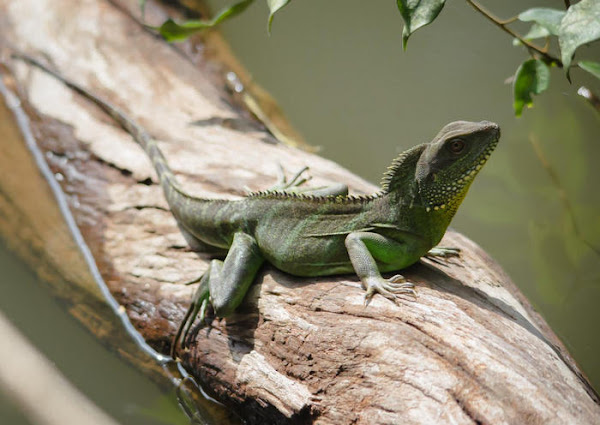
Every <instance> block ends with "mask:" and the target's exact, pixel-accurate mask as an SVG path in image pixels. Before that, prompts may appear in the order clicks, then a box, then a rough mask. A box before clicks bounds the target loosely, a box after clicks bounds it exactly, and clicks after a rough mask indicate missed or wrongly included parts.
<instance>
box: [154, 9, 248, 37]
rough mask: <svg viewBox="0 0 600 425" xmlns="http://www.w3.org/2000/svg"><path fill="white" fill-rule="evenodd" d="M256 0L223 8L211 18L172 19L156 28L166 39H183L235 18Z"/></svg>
mask: <svg viewBox="0 0 600 425" xmlns="http://www.w3.org/2000/svg"><path fill="white" fill-rule="evenodd" d="M253 1H254V0H242V1H240V2H238V3H235V4H233V5H231V6H229V7H227V8H225V9H223V10H221V11H220V12H219V13H218V14H217V15H216V16H215V17H214V18H212V19H211V20H191V21H185V22H182V23H180V24H178V23H177V22H175V21H173V20H172V19H169V20H167V21H166V22H164V23H163V24H162V25H161V26H160V27H159V28H155V29H157V30H158V32H160V34H161V35H162V36H163V37H164V38H165V40H167V41H169V42H172V41H183V40H185V39H186V38H188V37H189V36H190V35H192V34H194V33H196V32H198V31H202V30H204V29H206V28H211V27H214V26H215V25H218V24H220V23H221V22H223V21H225V20H227V19H230V18H233V17H234V16H236V15H239V14H240V13H242V12H243V11H244V10H246V8H247V7H248V6H250V5H251V4H252V2H253Z"/></svg>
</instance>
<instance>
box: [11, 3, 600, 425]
mask: <svg viewBox="0 0 600 425" xmlns="http://www.w3.org/2000/svg"><path fill="white" fill-rule="evenodd" d="M42 3H43V4H40V2H39V1H33V0H20V1H19V2H14V1H10V0H0V28H1V29H0V37H1V38H0V49H2V51H1V53H0V54H2V58H3V61H4V63H5V66H4V69H3V72H2V76H3V82H4V83H3V84H4V87H5V90H4V92H3V93H4V103H3V117H4V118H3V120H2V121H0V122H4V120H6V119H7V118H6V117H11V116H12V115H10V113H9V112H8V109H7V105H8V106H11V105H12V106H11V107H12V108H13V110H14V109H15V108H19V109H20V110H21V111H23V112H24V114H25V116H26V117H27V125H28V127H27V128H30V129H31V136H32V139H34V141H35V143H36V147H35V149H38V150H39V152H40V153H41V154H43V157H44V158H45V162H46V164H47V165H48V166H49V167H50V169H51V170H52V174H53V177H52V178H53V179H54V184H57V183H58V185H59V186H60V189H61V190H62V192H63V193H64V194H65V195H66V199H67V200H68V206H69V210H70V213H71V214H72V215H73V217H74V218H75V223H76V225H77V228H78V229H79V231H80V232H81V235H82V236H83V241H82V243H85V246H86V247H87V248H89V250H90V252H91V254H92V255H93V259H94V261H95V264H96V266H97V267H98V270H99V272H100V275H101V276H100V277H101V279H102V280H103V281H104V282H105V283H106V285H107V286H108V288H109V290H110V293H111V294H112V297H114V299H115V300H116V302H117V303H118V305H119V306H121V309H122V311H124V312H125V313H126V315H127V317H128V318H129V320H130V321H131V323H132V324H133V326H134V327H135V329H137V331H138V332H139V333H140V334H141V336H142V337H143V338H144V340H145V341H146V342H147V343H148V344H149V345H150V346H151V347H152V348H154V349H155V350H157V351H158V352H159V353H163V354H167V353H168V352H169V349H170V344H171V340H172V338H173V335H174V333H175V332H176V330H177V326H178V325H179V323H180V321H181V319H182V317H183V314H184V312H185V310H186V309H187V306H188V305H189V301H190V297H191V293H192V292H193V290H194V289H195V287H194V286H187V285H185V284H183V283H184V282H187V281H191V280H193V279H195V278H197V277H198V276H199V275H200V274H201V273H202V272H203V271H204V270H205V269H206V267H207V265H208V260H209V257H207V256H205V255H203V254H201V253H198V252H195V251H194V247H193V246H190V245H189V244H188V243H187V241H186V240H185V238H184V237H183V235H182V234H181V232H180V231H179V230H178V228H177V224H176V222H175V220H174V218H173V216H172V215H171V213H170V212H169V210H168V206H167V204H166V202H165V200H164V199H163V196H162V193H161V189H160V187H159V185H157V184H156V176H155V174H154V171H153V170H152V168H151V165H150V163H149V161H148V160H147V158H146V156H145V154H144V153H143V151H142V150H141V149H140V148H139V146H137V145H136V144H135V142H134V141H133V140H132V139H131V137H130V136H129V135H128V134H127V133H126V132H124V131H123V130H122V129H121V128H120V127H118V126H117V125H116V124H115V123H114V122H113V121H112V120H111V119H110V117H108V116H106V114H104V113H103V112H102V111H100V110H99V109H98V108H97V107H96V106H94V105H93V104H91V103H90V102H89V101H87V100H86V99H85V98H83V97H81V96H80V95H78V94H77V93H75V92H74V91H72V90H71V89H69V88H68V87H66V86H65V85H64V84H62V83H60V82H59V81H57V80H56V79H54V78H52V77H51V76H49V75H48V74H46V73H44V72H43V71H40V70H39V69H36V68H35V67H32V66H31V65H29V64H27V63H25V62H23V61H18V60H14V59H12V58H11V57H10V52H11V51H12V49H18V50H19V51H23V52H26V53H28V54H29V55H32V56H35V57H39V58H41V59H43V60H45V61H46V62H47V63H49V64H51V66H53V67H54V68H56V69H57V70H59V71H60V72H61V73H62V74H64V75H65V76H67V77H69V78H70V79H72V80H74V81H76V82H77V83H79V84H80V85H82V86H84V87H86V88H88V89H89V90H90V91H92V92H94V93H97V94H98V95H100V96H102V97H103V98H105V99H110V100H111V102H113V103H114V104H116V105H117V106H118V107H120V108H121V109H123V110H124V111H126V112H127V113H128V114H129V115H130V116H132V117H133V118H134V119H136V120H137V121H138V122H139V123H140V124H142V125H143V126H144V127H145V128H147V130H148V131H149V132H150V133H151V134H152V135H154V136H155V137H156V138H157V139H158V140H160V147H161V149H162V150H163V152H164V153H165V156H166V157H167V160H168V162H169V164H170V165H171V167H172V169H173V170H174V172H175V173H176V175H177V177H178V178H179V180H181V181H182V184H183V185H184V187H185V188H186V190H187V191H189V192H190V193H192V194H194V195H198V196H204V197H217V196H218V197H232V198H233V197H236V196H240V195H243V194H244V193H245V192H246V190H247V188H250V189H253V190H256V189H262V188H265V187H268V186H270V185H271V184H272V183H273V182H274V181H275V176H276V175H277V168H278V164H279V163H282V164H285V166H286V168H288V169H290V170H295V169H299V168H301V167H303V166H305V165H310V167H311V175H312V176H313V181H314V184H315V185H317V186H318V185H322V184H323V185H324V184H328V183H331V182H344V183H347V184H348V185H349V186H350V188H351V189H352V190H353V191H355V192H359V193H368V192H371V191H373V190H374V188H373V186H372V185H370V184H368V183H366V182H364V181H362V180H361V179H359V178H357V177H356V176H353V175H352V174H351V173H349V172H348V171H346V170H344V169H342V168H341V167H339V166H337V165H336V164H334V163H331V162H330V161H327V160H325V159H322V158H319V157H317V156H314V155H312V154H309V153H307V152H304V151H301V150H298V149H296V148H293V147H289V146H286V145H283V144H281V143H280V142H278V140H276V139H275V138H274V137H273V136H272V135H271V133H270V132H268V131H266V129H265V128H264V126H263V125H262V124H261V123H260V122H258V121H257V120H255V119H254V118H253V116H252V115H251V114H250V113H248V111H246V110H245V109H244V108H243V106H242V105H241V104H240V103H239V102H238V101H237V100H236V97H235V96H236V95H235V93H232V92H231V91H229V90H228V85H227V82H226V77H225V76H226V74H227V73H228V72H230V71H232V70H233V71H235V72H236V73H237V75H238V77H239V78H241V80H242V81H244V78H245V74H244V71H243V70H242V69H241V68H240V67H239V66H238V65H236V64H235V62H234V60H233V59H232V58H231V57H230V56H229V54H228V52H227V48H226V46H225V45H224V44H223V42H222V40H220V39H219V38H218V36H216V35H214V34H210V35H207V36H205V37H203V39H202V40H195V41H194V42H193V43H192V42H190V43H188V44H184V45H183V46H182V47H181V48H179V49H175V48H173V47H172V46H170V45H168V44H166V43H164V42H163V41H161V40H160V39H158V38H157V37H156V36H155V35H154V34H152V33H151V32H150V31H149V30H147V29H146V28H144V26H143V25H142V24H141V23H140V21H139V18H138V15H139V12H138V11H137V1H133V0H131V1H125V0H123V1H112V2H111V1H91V0H89V1H75V0H53V1H46V2H42ZM33 9H36V10H38V11H39V13H36V14H31V12H30V11H31V10H33ZM148 12H149V14H150V15H151V16H150V19H158V20H160V19H163V18H164V17H165V16H166V15H164V10H163V9H161V8H160V7H158V6H155V5H154V6H152V7H150V8H149V11H148ZM190 52H195V53H194V54H192V53H190ZM17 100H18V102H19V103H20V104H19V105H15V103H16V101H17ZM11 102H12V103H11ZM11 120H13V123H14V119H13V118H11ZM3 125H5V126H7V129H8V128H9V127H10V136H9V131H8V130H6V132H5V133H3V134H6V135H7V136H6V137H7V140H8V142H9V143H8V144H5V142H3V152H4V151H5V148H6V152H7V153H8V155H4V154H3V155H2V158H0V161H1V162H0V164H1V166H2V170H3V179H2V181H0V194H1V195H2V196H0V232H1V234H2V237H3V238H4V239H5V240H7V241H8V243H9V245H10V246H11V247H13V249H15V250H16V251H17V252H18V253H19V254H20V255H21V256H22V257H23V258H24V259H25V260H26V261H27V262H28V263H29V264H31V266H32V267H33V268H35V269H36V270H38V272H39V273H40V274H41V275H42V276H43V277H44V278H45V279H47V280H50V281H54V284H53V286H54V287H55V288H56V291H57V292H61V289H60V288H61V285H64V284H67V285H71V287H74V288H75V289H74V290H69V291H66V290H64V292H63V293H62V294H63V295H62V296H63V297H64V298H65V299H69V298H70V297H73V294H74V293H75V294H79V295H78V297H77V301H76V302H75V301H73V302H72V304H71V305H72V311H73V314H74V315H76V316H77V317H78V318H80V319H81V320H82V321H83V322H84V323H87V324H88V325H89V326H88V327H89V328H90V330H91V331H92V332H94V333H96V334H97V335H98V336H99V337H102V336H103V335H104V337H106V334H107V332H108V333H111V332H113V331H114V332H117V330H115V329H117V327H116V326H114V325H113V326H112V327H106V326H105V325H106V323H110V322H111V320H113V319H112V318H111V317H112V316H111V315H112V314H113V313H112V310H110V309H109V308H105V307H101V305H102V294H101V293H100V291H98V290H97V287H96V286H94V285H95V282H92V281H91V280H90V278H89V276H85V275H83V274H82V275H79V274H77V273H79V272H80V271H81V270H86V267H85V265H84V264H82V261H83V260H82V258H81V257H80V256H79V254H77V253H78V252H79V251H78V249H79V248H82V247H81V246H80V245H81V244H80V245H78V244H77V243H74V242H73V240H72V238H71V233H70V231H69V229H67V228H65V227H64V226H62V227H61V225H60V223H61V220H62V219H61V217H60V212H59V211H58V209H57V208H56V205H54V203H55V201H54V199H53V198H52V197H51V196H48V195H47V193H44V188H43V187H40V185H39V180H40V176H39V172H38V171H37V169H36V168H35V167H34V166H32V165H30V166H27V167H23V166H22V164H23V161H28V159H27V158H25V156H26V153H25V152H26V151H25V150H24V148H23V146H22V145H20V143H22V134H21V135H19V134H17V133H16V132H15V129H16V127H15V126H14V125H11V122H8V124H3ZM20 129H21V130H20V131H21V132H23V126H21V127H20ZM16 152H18V153H19V155H20V156H19V159H17V157H16V156H15V155H16ZM32 182H37V184H32ZM39 211H44V214H39ZM443 245H446V246H448V245H450V246H458V247H460V248H461V249H462V254H461V256H460V258H457V259H451V260H449V261H446V262H443V263H442V264H438V263H432V262H430V261H428V260H424V261H423V263H422V264H419V265H416V266H413V267H411V268H410V269H408V270H407V271H406V273H405V275H406V276H407V277H408V278H409V280H410V281H412V282H415V283H417V284H418V294H419V296H418V300H417V301H416V302H415V301H411V300H409V299H407V300H402V301H400V305H395V304H393V303H391V302H390V301H388V300H386V299H384V298H383V297H375V298H374V299H373V301H372V302H371V303H370V305H369V306H368V307H365V306H364V305H363V290H362V289H361V287H360V283H359V282H358V280H357V279H356V278H355V277H354V276H340V277H334V278H319V279H304V278H303V279H300V278H296V277H293V276H289V275H286V274H284V273H281V272H279V271H277V270H275V269H273V268H272V267H265V268H264V269H263V272H262V273H261V274H260V275H259V277H258V279H257V282H256V283H255V284H254V286H253V287H252V289H251V291H250V293H249V294H248V296H247V297H246V300H245V301H244V303H243V304H242V306H241V308H240V309H239V311H238V312H237V313H236V314H235V315H233V316H231V317H229V318H227V319H221V320H217V319H214V320H212V321H211V326H210V327H202V326H197V327H196V328H195V333H194V334H193V340H192V341H190V344H189V349H188V350H186V351H181V352H180V356H181V362H182V364H183V366H184V367H185V368H186V369H187V370H188V371H190V372H191V373H192V374H193V375H194V376H195V377H196V378H197V379H198V380H199V381H200V382H202V384H203V386H204V387H205V388H206V390H207V392H208V393H209V394H210V395H212V396H214V397H215V398H217V399H219V400H220V401H222V402H223V403H225V404H226V405H227V406H228V407H229V408H231V409H234V410H235V411H237V412H239V413H240V414H241V416H243V417H244V419H245V420H246V421H247V422H248V423H311V422H314V423H320V424H326V423H336V424H338V423H348V424H350V423H352V424H383V423H415V424H417V423H418V424H429V423H479V424H487V423H489V424H501V423H507V424H512V423H599V421H600V419H599V418H600V406H599V401H598V396H597V394H596V393H595V392H594V390H593V388H592V387H591V386H590V384H589V383H588V381H587V379H586V378H585V376H584V375H583V374H582V373H581V372H580V371H579V369H578V367H577V365H576V364H575V362H574V360H573V359H572V358H571V357H570V355H569V354H568V352H567V351H566V349H565V348H564V346H563V345H562V343H561V342H560V341H559V340H558V339H557V337H556V336H555V335H554V334H553V333H552V331H551V330H550V329H549V327H548V325H547V324H546V323H545V322H544V321H543V319H542V318H541V317H540V316H539V315H538V314H537V313H536V312H535V311H534V310H533V308H532V307H531V305H530V304H529V303H528V302H527V300H526V299H525V298H524V297H523V295H522V294H521V293H520V292H519V290H518V289H517V288H516V287H515V286H514V285H513V284H512V283H511V281H510V279H509V278H508V276H506V274H505V273H504V272H502V270H501V269H500V268H499V266H498V265H497V264H496V263H494V262H493V260H491V259H490V258H489V257H488V256H487V255H486V254H485V253H484V252H483V251H482V250H481V249H480V248H479V247H477V245H476V244H474V243H473V242H471V241H469V240H468V239H467V238H465V237H463V236H461V235H459V234H457V233H455V232H452V231H450V232H448V234H447V235H446V237H445V239H444V241H443ZM60 276H62V277H64V276H69V279H67V280H66V283H61V281H63V280H64V279H62V278H60ZM82 282H87V283H86V284H85V285H82V284H81V283H82ZM93 288H96V289H93ZM71 289H73V288H71ZM94 322H95V323H96V324H99V325H97V326H94ZM107 341H108V343H110V338H107ZM118 348H121V347H118ZM121 351H123V353H124V355H126V356H127V355H128V354H127V353H129V355H128V357H129V359H130V361H131V362H132V363H136V362H137V360H136V358H135V356H134V355H132V354H131V353H133V352H135V349H133V348H131V349H123V350H121ZM143 361H144V362H145V364H146V366H143V367H142V368H143V369H145V370H147V371H148V373H151V372H150V371H154V372H152V373H155V374H157V375H164V371H163V369H162V368H161V367H158V366H156V365H154V366H153V365H152V362H151V361H149V360H148V359H147V358H145V359H144V360H143Z"/></svg>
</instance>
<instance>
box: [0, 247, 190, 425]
mask: <svg viewBox="0 0 600 425" xmlns="http://www.w3.org/2000/svg"><path fill="white" fill-rule="evenodd" d="M0 270H2V277H1V278H0V310H1V311H2V312H3V313H4V314H5V315H6V316H7V318H8V319H9V320H10V321H11V322H12V323H13V324H14V325H16V326H17V327H18V328H19V330H20V331H21V332H22V333H23V334H24V335H25V337H26V338H27V339H29V340H30V341H31V342H32V343H33V344H34V345H35V346H36V347H37V349H38V350H40V351H42V352H43V353H44V355H45V356H46V357H47V358H48V359H50V360H51V361H52V362H54V364H55V365H56V367H57V368H58V369H59V370H60V371H61V373H62V374H63V375H64V376H65V377H66V378H67V379H68V380H69V381H70V382H71V383H72V384H74V385H75V386H76V387H77V388H78V389H79V390H80V391H82V392H83V393H84V394H85V395H86V396H87V397H88V398H90V399H91V400H93V401H94V403H96V404H97V405H98V406H99V407H100V408H101V409H103V410H104V411H105V412H106V413H108V414H109V415H110V416H112V417H113V418H115V419H116V420H117V421H118V422H119V423H122V424H128V425H130V424H131V425H165V424H169V425H179V424H181V425H184V424H185V425H187V424H189V423H190V422H189V420H188V419H187V417H186V416H185V415H184V413H183V411H181V410H180V408H179V406H178V405H177V401H176V398H175V395H174V394H172V393H165V392H164V391H163V390H161V389H159V388H158V387H157V386H156V385H155V384H154V383H153V382H152V381H150V380H149V379H148V378H146V377H145V376H143V375H142V374H141V373H139V372H138V371H136V370H134V369H133V368H132V367H131V366H130V365H128V364H127V363H125V362H123V361H122V360H121V359H120V358H119V357H118V355H117V354H116V353H114V352H111V351H109V350H107V349H106V348H105V347H104V346H102V345H101V344H100V343H98V341H97V340H96V339H95V338H94V337H93V336H92V335H91V334H89V333H88V332H87V331H86V330H85V329H84V328H83V327H82V326H81V325H80V324H79V323H78V322H77V321H76V320H75V319H74V318H73V317H71V316H70V315H69V314H68V312H67V311H66V310H65V309H64V308H63V307H62V306H61V304H60V303H59V302H58V301H56V300H55V299H54V298H52V296H51V293H50V291H49V290H48V289H47V288H46V287H44V285H42V284H41V282H39V280H38V279H37V278H36V277H35V275H34V274H33V273H32V272H31V271H30V270H28V269H27V266H26V265H25V264H23V263H21V262H20V261H19V260H18V259H17V258H15V257H14V256H13V255H12V254H11V253H10V252H9V251H8V250H7V249H6V248H5V247H4V246H2V245H1V244H0ZM3 344H10V342H9V341H4V342H3ZM0 422H1V423H6V424H11V425H21V424H23V425H25V424H29V422H28V421H27V420H26V419H25V418H24V417H23V416H22V415H21V413H20V412H18V411H17V409H16V408H15V407H14V406H13V405H11V403H10V402H8V400H6V399H5V398H3V396H2V395H1V394H0ZM65 423H68V422H67V420H66V422H65Z"/></svg>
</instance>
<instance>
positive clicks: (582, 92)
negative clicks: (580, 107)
mask: <svg viewBox="0 0 600 425" xmlns="http://www.w3.org/2000/svg"><path fill="white" fill-rule="evenodd" d="M577 94H578V95H579V96H581V97H583V98H584V99H585V100H587V101H588V102H589V104H590V105H592V107H593V108H594V109H595V110H596V112H598V113H599V114H600V98H598V96H597V95H596V94H594V93H593V92H592V91H591V90H590V89H588V88H587V87H585V86H581V87H579V90H577Z"/></svg>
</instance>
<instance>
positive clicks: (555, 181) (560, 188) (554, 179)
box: [529, 134, 600, 256]
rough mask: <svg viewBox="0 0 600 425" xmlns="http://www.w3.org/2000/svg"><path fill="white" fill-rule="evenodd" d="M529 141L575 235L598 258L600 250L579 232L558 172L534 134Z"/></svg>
mask: <svg viewBox="0 0 600 425" xmlns="http://www.w3.org/2000/svg"><path fill="white" fill-rule="evenodd" d="M529 141H530V142H531V146H533V150H534V152H535V155H536V156H537V157H538V159H539V160H540V162H541V164H542V167H544V169H545V170H546V172H547V173H548V175H549V176H550V180H552V183H553V184H554V186H555V187H556V189H557V191H558V196H559V198H560V201H561V203H562V204H563V208H564V209H565V211H566V212H567V215H568V216H569V218H570V220H571V225H572V226H573V233H574V234H575V236H576V237H577V238H578V239H579V240H580V241H581V242H583V243H584V244H585V245H586V246H587V247H588V248H590V249H591V250H592V251H594V252H595V253H596V254H597V255H598V256H600V249H599V248H597V247H596V246H594V245H593V244H592V243H591V242H589V241H588V240H586V239H585V238H584V237H583V235H582V234H581V231H580V230H579V226H578V225H577V221H576V220H575V212H574V210H573V205H572V204H571V201H570V200H569V197H568V196H567V191H566V190H565V188H564V187H563V186H562V184H561V182H560V179H559V177H558V174H557V173H556V171H555V170H554V168H553V167H552V165H550V162H549V161H548V159H547V158H546V156H545V155H544V151H543V150H542V147H541V145H540V142H539V141H538V139H537V137H536V136H535V135H533V134H530V135H529Z"/></svg>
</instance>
